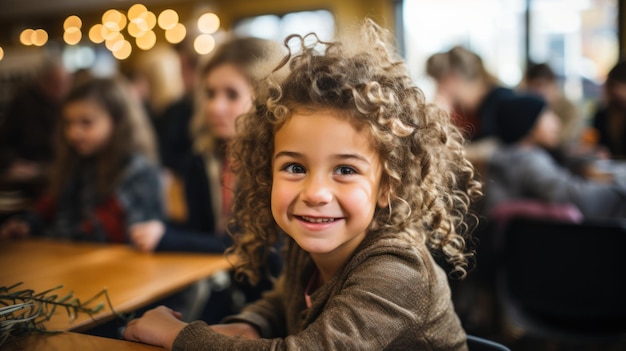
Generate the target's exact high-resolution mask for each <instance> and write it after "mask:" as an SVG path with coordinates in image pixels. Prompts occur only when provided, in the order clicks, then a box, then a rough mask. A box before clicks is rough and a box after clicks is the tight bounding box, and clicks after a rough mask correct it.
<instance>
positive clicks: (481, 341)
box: [467, 335, 511, 351]
mask: <svg viewBox="0 0 626 351" xmlns="http://www.w3.org/2000/svg"><path fill="white" fill-rule="evenodd" d="M467 348H468V349H469V351H511V350H510V349H509V348H508V347H506V346H504V345H502V344H499V343H497V342H495V341H491V340H487V339H485V338H481V337H479V336H475V335H468V336H467Z"/></svg>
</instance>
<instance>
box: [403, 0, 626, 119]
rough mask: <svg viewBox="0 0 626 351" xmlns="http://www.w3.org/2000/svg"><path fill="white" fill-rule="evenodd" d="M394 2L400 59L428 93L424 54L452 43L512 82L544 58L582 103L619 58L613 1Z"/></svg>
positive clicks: (591, 98)
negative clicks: (400, 26) (401, 48)
mask: <svg viewBox="0 0 626 351" xmlns="http://www.w3.org/2000/svg"><path fill="white" fill-rule="evenodd" d="M527 5H528V6H529V12H528V23H527V22H526V8H527ZM401 6H402V13H403V18H402V22H403V24H404V25H403V29H402V33H401V35H399V37H404V52H405V59H406V61H407V63H408V65H409V68H410V69H411V73H412V75H413V76H414V78H415V80H416V82H417V84H418V85H419V86H420V87H422V89H423V90H424V92H425V93H426V95H427V97H428V96H431V94H432V93H433V92H434V83H433V82H432V81H431V80H430V79H428V78H427V77H426V74H425V65H426V60H427V59H428V57H429V56H430V55H432V54H434V53H436V52H440V51H445V50H448V49H449V48H451V47H452V46H454V45H463V46H465V47H467V48H468V49H470V50H472V51H474V52H476V53H477V54H479V55H480V56H481V57H482V58H483V60H484V62H485V65H486V67H487V69H488V70H489V71H490V72H491V73H493V74H494V75H496V76H497V77H498V78H499V79H500V80H501V81H502V82H503V83H504V84H506V85H508V86H511V87H514V86H516V85H517V84H518V83H519V82H520V80H521V78H522V75H523V72H524V70H525V68H526V62H528V61H532V62H537V63H540V62H547V63H548V64H550V66H552V68H553V69H554V71H555V72H556V73H557V75H559V76H560V77H562V81H563V88H564V91H565V93H566V95H567V96H568V97H569V98H570V99H572V100H574V101H578V102H580V104H581V106H582V107H585V106H584V105H585V104H588V103H589V102H591V101H597V99H599V96H600V91H601V89H600V86H601V84H602V82H604V80H605V78H606V74H607V73H608V71H609V70H610V69H611V67H612V66H613V65H614V64H615V63H616V62H617V59H618V54H619V42H618V27H617V23H618V22H617V13H618V4H617V0H474V1H465V0H439V1H436V2H435V1H430V0H404V1H402V5H401ZM527 36H528V50H527V49H526V38H527ZM527 51H528V52H527ZM583 112H584V113H587V112H588V111H585V110H583Z"/></svg>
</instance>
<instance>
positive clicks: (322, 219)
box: [302, 217, 334, 223]
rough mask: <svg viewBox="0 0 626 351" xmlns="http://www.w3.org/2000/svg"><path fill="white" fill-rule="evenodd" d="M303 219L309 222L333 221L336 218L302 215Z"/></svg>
mask: <svg viewBox="0 0 626 351" xmlns="http://www.w3.org/2000/svg"><path fill="white" fill-rule="evenodd" d="M302 219H304V220H305V221H307V222H312V223H326V222H332V221H334V219H332V218H311V217H302Z"/></svg>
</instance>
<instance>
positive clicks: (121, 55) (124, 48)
mask: <svg viewBox="0 0 626 351" xmlns="http://www.w3.org/2000/svg"><path fill="white" fill-rule="evenodd" d="M120 43H121V45H120V46H119V48H118V49H117V50H116V51H113V57H115V58H116V59H118V60H125V59H127V58H128V57H129V56H130V54H131V52H132V51H133V48H132V46H131V45H130V42H128V41H127V40H123V41H121V42H120Z"/></svg>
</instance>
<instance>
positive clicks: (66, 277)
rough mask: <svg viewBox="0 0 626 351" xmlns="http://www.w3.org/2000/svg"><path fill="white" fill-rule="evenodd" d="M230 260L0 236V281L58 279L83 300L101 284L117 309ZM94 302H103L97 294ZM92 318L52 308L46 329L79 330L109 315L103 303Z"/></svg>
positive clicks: (42, 286)
mask: <svg viewBox="0 0 626 351" xmlns="http://www.w3.org/2000/svg"><path fill="white" fill-rule="evenodd" d="M230 268H231V264H230V263H229V262H228V260H227V259H226V258H225V257H224V256H223V255H221V254H214V255H211V254H191V253H141V252H138V251H136V250H134V249H133V248H131V247H130V246H127V245H114V244H93V243H71V242H61V241H52V240H46V239H28V240H0V287H2V286H4V287H8V286H11V285H13V284H15V283H18V282H23V284H22V285H21V286H20V287H18V289H19V290H23V289H33V290H35V291H36V292H42V291H44V290H47V289H50V288H54V287H56V286H59V285H63V288H61V289H59V290H58V291H57V292H56V293H57V294H59V296H62V295H64V294H68V293H70V292H73V295H74V297H77V298H79V299H80V300H81V301H85V300H87V299H89V298H91V297H92V296H94V295H96V294H97V293H99V292H100V291H102V290H103V289H106V290H107V291H108V295H109V297H110V300H111V303H112V305H113V307H114V309H115V311H116V312H130V311H133V310H135V309H137V308H140V307H144V306H146V305H148V304H150V303H153V302H156V301H158V300H159V299H161V298H163V297H166V296H168V295H171V294H172V293H175V292H177V291H180V290H182V289H184V288H185V287H187V286H189V285H191V284H193V283H194V282H196V281H198V280H200V279H203V278H206V277H209V276H211V275H213V274H215V273H216V272H218V271H221V270H227V269H230ZM98 302H105V303H106V300H105V298H104V297H101V298H100V299H99V300H98ZM95 318H96V321H94V320H93V319H92V318H90V317H89V316H87V315H79V316H78V318H77V319H75V320H73V321H72V320H70V318H69V317H68V315H67V313H66V312H65V310H57V312H56V313H55V315H54V317H53V318H52V319H51V320H50V321H48V322H47V323H46V327H47V329H48V330H66V331H67V330H72V331H81V330H86V329H89V328H91V327H93V326H95V325H98V324H99V323H101V322H103V321H105V320H108V319H111V318H113V312H112V311H111V309H110V308H108V307H105V309H104V310H103V311H101V312H100V313H98V314H97V315H96V316H95Z"/></svg>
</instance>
